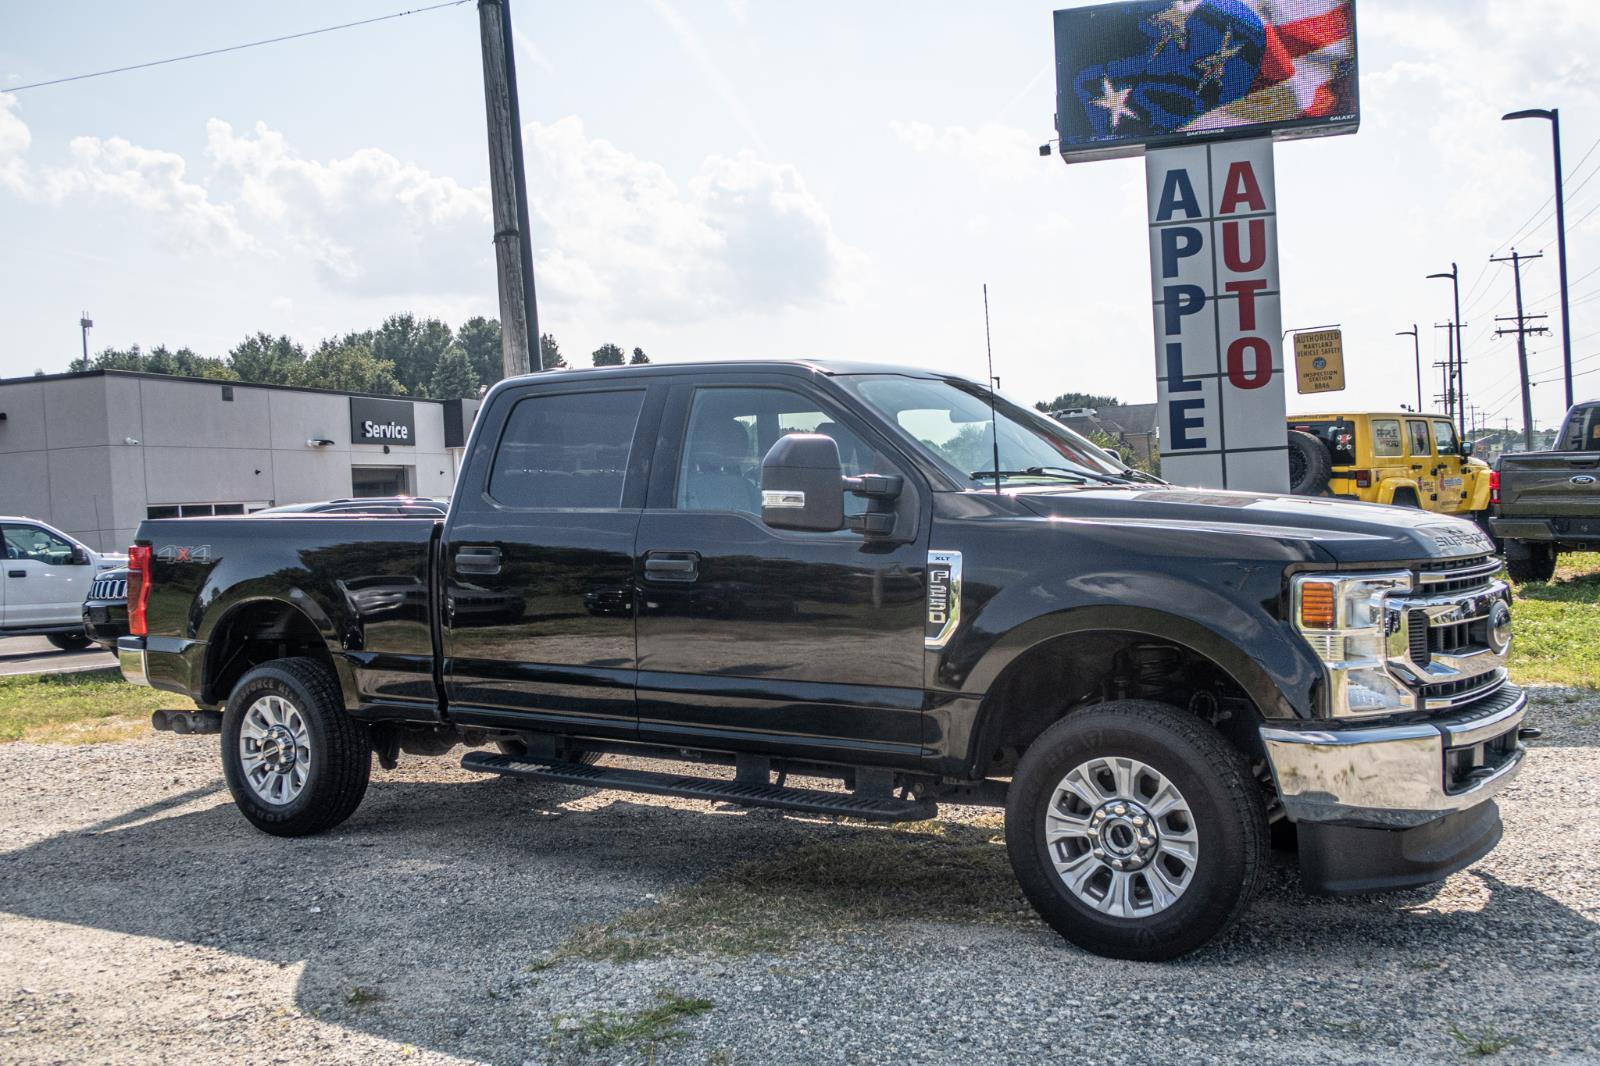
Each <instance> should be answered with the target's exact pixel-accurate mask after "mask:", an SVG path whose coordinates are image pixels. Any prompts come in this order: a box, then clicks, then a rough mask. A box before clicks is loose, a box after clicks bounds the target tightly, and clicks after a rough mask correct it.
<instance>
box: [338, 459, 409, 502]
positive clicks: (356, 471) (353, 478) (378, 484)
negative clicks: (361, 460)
mask: <svg viewBox="0 0 1600 1066" xmlns="http://www.w3.org/2000/svg"><path fill="white" fill-rule="evenodd" d="M413 469H414V468H413V467H409V466H355V467H351V468H350V495H352V496H355V497H357V498H358V499H370V498H372V497H375V496H410V495H412V492H411V483H412V480H413V477H412V471H413Z"/></svg>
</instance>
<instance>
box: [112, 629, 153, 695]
mask: <svg viewBox="0 0 1600 1066" xmlns="http://www.w3.org/2000/svg"><path fill="white" fill-rule="evenodd" d="M117 668H118V669H119V670H121V671H122V680H124V681H126V682H128V683H129V684H131V685H148V684H150V659H149V655H148V654H147V653H146V652H145V648H144V638H143V637H119V638H118V639H117Z"/></svg>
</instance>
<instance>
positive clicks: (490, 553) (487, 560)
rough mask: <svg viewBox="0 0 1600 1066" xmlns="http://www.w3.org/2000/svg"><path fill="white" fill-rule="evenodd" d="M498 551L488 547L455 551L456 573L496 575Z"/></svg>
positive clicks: (498, 566)
mask: <svg viewBox="0 0 1600 1066" xmlns="http://www.w3.org/2000/svg"><path fill="white" fill-rule="evenodd" d="M499 572H500V549H499V548H495V547H492V546H490V545H475V546H471V547H466V548H457V549H456V573H458V574H485V575H489V574H498V573H499Z"/></svg>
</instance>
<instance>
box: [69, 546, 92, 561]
mask: <svg viewBox="0 0 1600 1066" xmlns="http://www.w3.org/2000/svg"><path fill="white" fill-rule="evenodd" d="M72 565H73V566H88V565H89V553H88V551H87V550H85V549H84V548H81V547H79V546H78V545H73V547H72Z"/></svg>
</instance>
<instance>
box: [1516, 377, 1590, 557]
mask: <svg viewBox="0 0 1600 1066" xmlns="http://www.w3.org/2000/svg"><path fill="white" fill-rule="evenodd" d="M1494 471H1495V477H1494V480H1493V482H1492V485H1493V490H1494V498H1493V500H1492V504H1493V507H1492V511H1491V516H1490V518H1489V528H1490V531H1491V532H1493V534H1494V535H1495V536H1496V537H1499V538H1500V539H1501V541H1502V542H1503V543H1504V545H1505V555H1506V568H1507V569H1508V570H1509V571H1510V573H1511V578H1512V580H1514V581H1549V580H1550V578H1551V577H1552V576H1554V574H1555V572H1556V557H1557V555H1558V554H1560V553H1561V552H1563V551H1567V552H1583V551H1595V550H1597V549H1600V400H1590V401H1589V402H1587V403H1580V404H1577V405H1575V406H1574V407H1573V408H1572V410H1570V411H1568V412H1567V417H1566V419H1565V420H1564V421H1563V422H1562V423H1561V431H1560V432H1559V433H1557V434H1556V440H1555V449H1554V450H1553V451H1548V452H1506V453H1505V454H1504V455H1502V456H1501V457H1500V459H1499V461H1497V462H1496V463H1495V467H1494Z"/></svg>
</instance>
